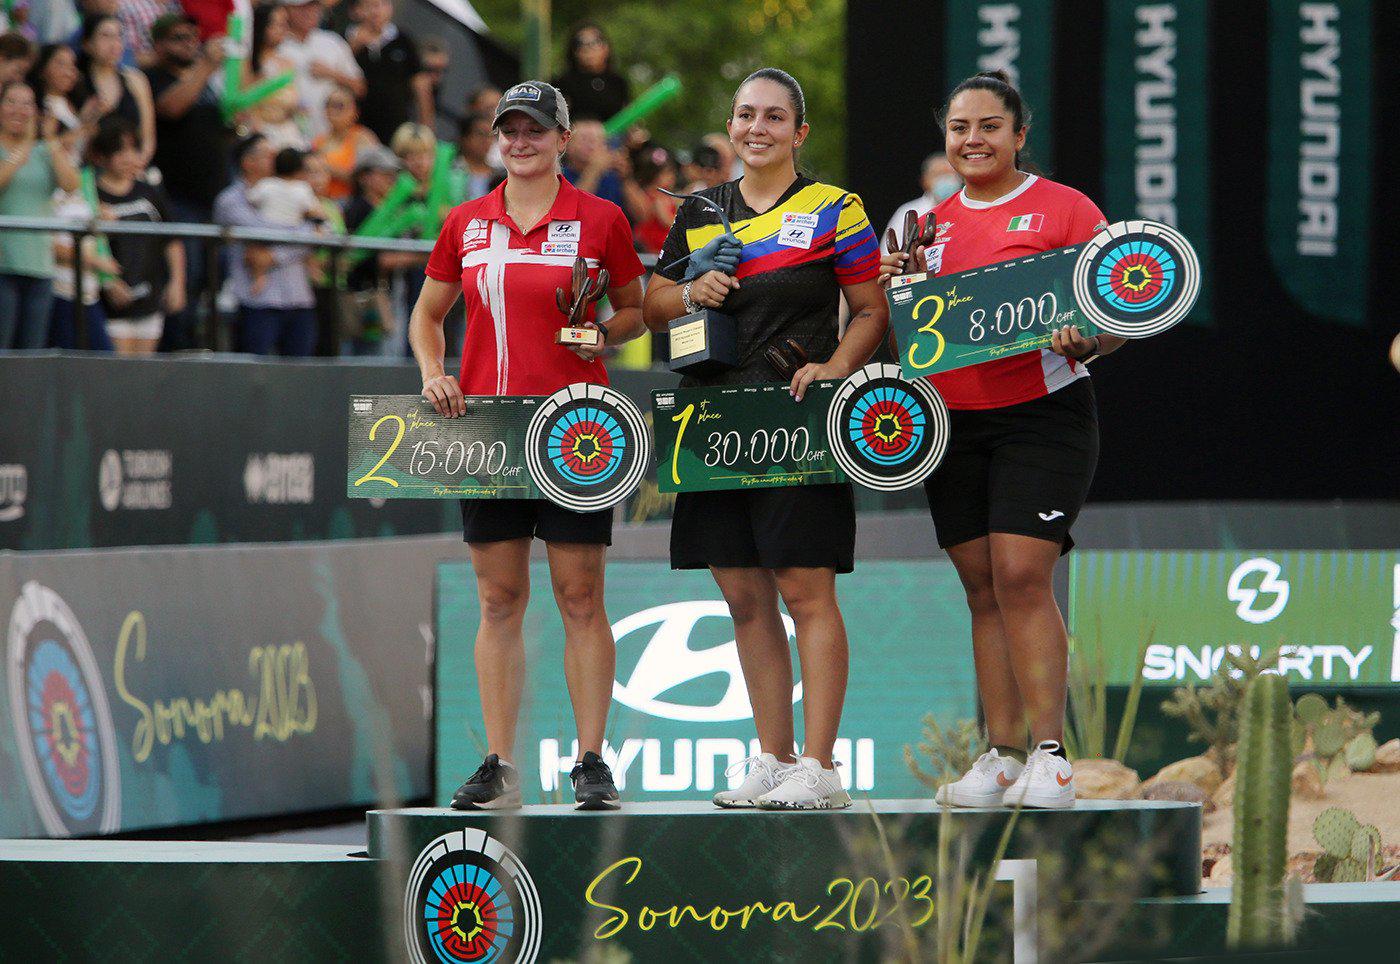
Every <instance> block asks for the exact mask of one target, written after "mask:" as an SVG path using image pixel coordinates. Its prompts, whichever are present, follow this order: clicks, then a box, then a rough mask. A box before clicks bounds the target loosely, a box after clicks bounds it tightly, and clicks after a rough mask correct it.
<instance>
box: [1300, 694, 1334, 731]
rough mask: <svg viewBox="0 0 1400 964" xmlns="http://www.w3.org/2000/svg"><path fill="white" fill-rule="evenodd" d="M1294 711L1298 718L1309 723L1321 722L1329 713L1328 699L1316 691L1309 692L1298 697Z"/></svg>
mask: <svg viewBox="0 0 1400 964" xmlns="http://www.w3.org/2000/svg"><path fill="white" fill-rule="evenodd" d="M1293 712H1294V713H1295V714H1297V716H1298V719H1300V720H1302V721H1303V722H1304V723H1307V724H1309V725H1312V724H1316V723H1320V722H1321V721H1322V718H1323V717H1324V716H1326V715H1327V712H1328V707H1327V701H1326V700H1324V699H1323V698H1322V697H1321V696H1318V695H1317V694H1316V693H1308V694H1306V695H1305V696H1300V697H1298V702H1297V703H1295V704H1294V706H1293Z"/></svg>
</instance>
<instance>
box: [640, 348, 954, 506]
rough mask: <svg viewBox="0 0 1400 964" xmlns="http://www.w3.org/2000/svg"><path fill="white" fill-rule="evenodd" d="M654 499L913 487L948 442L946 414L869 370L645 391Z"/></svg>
mask: <svg viewBox="0 0 1400 964" xmlns="http://www.w3.org/2000/svg"><path fill="white" fill-rule="evenodd" d="M652 413H653V423H654V426H655V432H656V458H657V467H656V474H657V482H658V485H659V487H660V490H661V491H662V492H706V491H712V490H715V489H747V488H754V487H763V488H780V487H784V486H794V485H824V484H830V483H835V482H846V481H852V482H859V483H860V484H861V485H864V486H867V487H868V488H872V489H877V490H881V491H893V490H896V489H903V488H908V487H910V486H913V485H918V484H919V483H920V482H922V481H923V480H924V479H925V478H927V476H928V475H929V473H930V472H932V471H933V470H934V468H935V467H937V465H938V461H939V459H941V458H942V457H943V452H944V450H945V449H946V448H947V443H948V410H947V407H946V406H945V405H944V404H943V400H942V399H941V398H939V396H938V393H937V392H936V391H934V389H933V387H932V386H931V385H929V384H928V382H927V381H926V380H924V379H920V380H919V381H918V382H915V383H911V382H907V381H905V380H904V379H902V378H900V377H899V369H898V368H896V367H895V366H894V365H878V364H875V365H867V366H866V367H864V368H862V369H860V370H859V371H857V372H855V373H854V374H852V375H851V376H850V377H849V378H847V379H846V380H845V381H841V382H835V381H820V382H813V383H812V384H811V385H809V386H808V388H807V392H806V394H805V395H804V396H803V398H802V401H800V402H799V401H797V400H796V399H794V398H793V397H792V395H791V394H790V393H789V391H788V385H787V383H780V384H761V385H717V386H711V387H708V388H682V389H668V390H664V391H657V392H652Z"/></svg>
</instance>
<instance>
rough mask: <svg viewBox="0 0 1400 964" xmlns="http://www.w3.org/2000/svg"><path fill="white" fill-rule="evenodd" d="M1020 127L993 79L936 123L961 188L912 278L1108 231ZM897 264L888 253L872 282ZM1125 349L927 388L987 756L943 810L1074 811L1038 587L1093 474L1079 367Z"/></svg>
mask: <svg viewBox="0 0 1400 964" xmlns="http://www.w3.org/2000/svg"><path fill="white" fill-rule="evenodd" d="M1028 121H1029V117H1028V113H1027V110H1026V107H1025V105H1024V104H1023V103H1022V100H1021V95H1020V93H1019V91H1017V90H1016V88H1015V87H1014V86H1013V85H1012V84H1011V82H1010V80H1009V78H1008V77H1007V75H1006V73H1005V72H1004V71H993V72H989V73H981V74H977V75H976V76H974V77H970V78H968V79H967V80H965V81H963V82H962V83H961V84H959V85H958V86H957V87H956V88H955V89H954V90H953V93H952V95H951V96H950V97H949V98H948V104H947V106H946V107H945V108H944V111H943V113H942V116H941V121H940V122H941V124H942V126H943V133H944V138H945V142H946V148H947V154H948V161H949V163H951V164H952V165H953V169H954V170H955V171H956V172H957V173H958V175H959V176H960V177H961V178H962V179H963V181H964V183H965V185H966V186H965V187H964V188H963V190H961V191H959V192H958V193H957V194H955V195H953V196H952V197H950V198H948V199H947V200H945V201H943V202H942V203H941V204H939V205H938V206H937V207H935V208H934V209H933V211H932V212H931V213H930V214H929V215H928V216H929V217H932V218H935V219H936V222H937V225H938V228H937V235H936V237H935V239H934V241H933V242H932V244H930V245H929V247H928V249H927V251H924V250H922V249H920V250H918V251H916V252H915V257H916V258H918V259H919V266H920V267H921V268H927V270H928V271H929V272H931V273H932V274H954V273H956V272H959V271H968V270H971V269H973V268H979V267H982V266H983V265H988V264H995V263H997V262H1000V261H1010V260H1012V259H1013V258H1021V257H1025V256H1027V255H1030V254H1034V253H1036V252H1040V251H1048V250H1050V249H1053V248H1062V247H1066V246H1068V245H1072V244H1079V243H1081V242H1084V241H1088V240H1089V239H1090V238H1091V237H1092V236H1093V235H1094V233H1095V232H1096V231H1097V230H1098V229H1099V228H1101V227H1104V226H1105V220H1104V216H1103V214H1102V213H1101V212H1100V211H1099V209H1098V207H1097V206H1095V204H1094V202H1093V201H1091V200H1089V199H1088V198H1087V197H1085V196H1084V195H1083V194H1080V193H1079V192H1078V191H1076V190H1074V189H1073V188H1071V187H1067V186H1065V185H1063V184H1056V183H1055V182H1054V181H1051V180H1048V179H1046V178H1044V177H1039V176H1037V175H1036V174H1033V173H1029V172H1027V171H1026V170H1024V169H1023V168H1022V165H1021V163H1020V161H1021V152H1022V150H1024V148H1025V144H1026V133H1027V130H1028V126H1029V125H1028ZM906 257H907V255H903V254H898V253H896V254H889V255H885V256H884V258H883V259H882V261H881V278H882V280H887V279H888V278H889V276H890V275H891V274H892V273H893V272H895V271H896V270H897V269H898V268H899V267H900V266H901V265H902V264H903V263H904V260H905V259H906ZM1122 343H1123V339H1121V338H1117V337H1115V336H1113V335H1097V336H1095V337H1092V338H1084V337H1082V336H1081V335H1080V333H1079V331H1078V329H1076V328H1074V327H1073V326H1066V327H1063V328H1060V329H1057V330H1056V331H1055V332H1054V333H1053V336H1052V342H1051V345H1050V348H1048V349H1044V350H1041V351H1038V352H1028V353H1025V354H1020V355H1014V356H1011V357H1008V358H1001V359H996V360H993V361H987V362H983V363H982V364H979V365H973V366H971V367H969V368H963V369H959V370H957V371H952V372H946V373H944V374H941V375H933V376H931V379H932V381H933V384H934V386H935V387H936V388H937V389H938V391H939V393H940V394H941V395H942V396H943V399H944V401H946V402H947V403H948V408H949V409H950V410H951V415H952V438H951V442H950V444H949V449H948V454H947V456H946V457H945V458H944V460H943V463H942V465H940V466H939V468H938V471H937V472H935V473H934V474H933V476H932V477H931V478H930V479H929V481H928V482H927V483H926V484H925V490H926V492H927V495H928V502H929V511H930V512H931V513H932V515H933V521H934V526H935V528H936V529H937V532H938V544H939V545H940V546H942V547H943V548H944V549H945V550H946V551H947V553H948V556H949V558H950V559H952V560H953V565H954V566H956V567H957V570H958V575H959V576H960V577H961V579H962V583H963V587H964V588H965V589H966V590H967V602H968V608H969V609H970V610H971V611H972V652H973V660H974V663H975V665H976V669H977V688H978V692H979V693H980V695H981V698H982V710H983V715H984V717H985V719H986V723H987V736H988V742H989V743H990V744H991V749H990V750H988V752H987V753H985V754H983V755H982V757H981V758H979V759H978V761H977V763H976V764H975V765H974V766H973V768H972V769H971V770H970V771H968V773H967V774H965V775H964V776H963V777H962V779H960V780H958V781H957V782H955V783H952V784H949V785H948V786H945V787H943V788H941V789H940V790H939V791H938V796H937V799H938V801H939V802H940V803H947V804H953V805H956V806H993V805H996V804H1000V803H1005V804H1007V805H1016V804H1021V805H1024V806H1036V807H1068V806H1071V805H1073V803H1074V783H1073V774H1072V770H1071V768H1070V765H1069V761H1068V760H1067V759H1066V758H1065V755H1064V750H1063V747H1062V738H1063V729H1064V715H1065V675H1066V669H1067V663H1068V645H1069V644H1068V639H1067V637H1066V634H1065V624H1064V620H1063V618H1061V616H1060V610H1059V607H1058V606H1057V605H1056V603H1055V597H1054V595H1053V593H1052V591H1051V583H1050V579H1051V573H1052V571H1053V570H1054V567H1055V562H1056V560H1057V559H1059V557H1060V556H1061V555H1063V554H1064V553H1066V552H1068V551H1069V550H1070V548H1071V547H1072V546H1073V545H1074V541H1073V540H1072V539H1071V538H1070V535H1069V529H1070V526H1071V525H1073V523H1074V520H1075V518H1076V517H1077V516H1078V515H1079V509H1080V507H1081V506H1082V505H1083V504H1084V500H1085V498H1086V496H1087V495H1088V493H1089V483H1090V481H1091V480H1092V479H1093V476H1094V466H1095V464H1096V462H1097V461H1098V453H1099V430H1098V416H1097V413H1096V409H1095V402H1094V391H1093V388H1092V386H1091V384H1090V382H1089V379H1088V377H1087V376H1088V374H1089V373H1088V371H1087V370H1086V369H1085V367H1084V363H1085V362H1087V361H1088V360H1089V359H1091V358H1093V357H1095V356H1096V355H1106V354H1108V353H1109V352H1111V351H1113V350H1114V349H1116V348H1117V347H1118V346H1119V345H1121V344H1122ZM1028 727H1029V729H1030V738H1031V747H1032V752H1031V754H1030V757H1029V759H1027V756H1026V751H1025V749H1024V747H1025V746H1026V744H1025V742H1024V740H1025V736H1026V730H1027V728H1028Z"/></svg>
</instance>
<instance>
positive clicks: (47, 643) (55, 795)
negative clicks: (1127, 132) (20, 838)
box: [5, 581, 121, 837]
mask: <svg viewBox="0 0 1400 964" xmlns="http://www.w3.org/2000/svg"><path fill="white" fill-rule="evenodd" d="M5 670H6V675H7V677H8V678H9V690H10V712H11V715H12V717H13V720H14V726H15V733H16V736H17V737H18V743H19V756H20V763H21V765H22V766H23V768H24V774H25V777H26V779H27V781H28V783H29V794H30V797H31V798H32V799H33V801H34V807H35V809H36V810H37V811H38V813H39V818H40V820H41V821H42V822H43V825H44V829H45V831H47V832H48V833H49V834H50V835H52V836H55V837H70V836H76V835H87V834H98V833H115V832H116V831H117V830H119V829H121V772H120V769H119V764H118V761H117V744H116V733H115V731H114V729H113V727H112V712H111V708H110V707H109V706H108V703H107V692H106V690H105V689H104V688H103V685H102V676H101V674H100V673H99V672H98V669H97V661H96V660H94V659H93V657H92V647H91V646H89V645H88V640H87V636H86V635H85V634H84V633H83V627H82V626H81V625H79V623H78V619H77V617H76V616H74V615H73V610H71V609H69V608H68V604H67V603H65V602H64V601H63V599H62V598H61V597H60V596H59V595H58V593H56V592H54V591H53V590H52V589H49V588H47V587H45V586H41V585H39V584H38V583H37V582H33V581H30V582H27V583H25V584H24V588H23V589H22V590H21V591H20V597H19V599H18V600H17V601H16V602H15V607H14V609H13V610H12V611H11V613H10V631H9V645H8V647H7V649H6V660H5Z"/></svg>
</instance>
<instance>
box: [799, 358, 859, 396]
mask: <svg viewBox="0 0 1400 964" xmlns="http://www.w3.org/2000/svg"><path fill="white" fill-rule="evenodd" d="M849 374H850V372H848V371H845V370H844V369H842V367H841V366H840V365H833V364H832V363H831V362H829V361H828V362H821V363H817V362H809V363H808V364H806V365H803V366H802V367H801V368H799V369H798V370H797V374H795V375H793V376H792V384H791V385H789V386H788V391H789V392H791V393H792V398H793V401H797V402H800V401H802V396H803V395H805V394H806V393H807V386H809V385H811V384H812V383H813V382H819V381H840V380H841V379H843V378H845V377H846V376H847V375H849Z"/></svg>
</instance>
